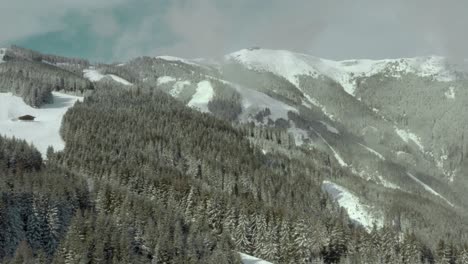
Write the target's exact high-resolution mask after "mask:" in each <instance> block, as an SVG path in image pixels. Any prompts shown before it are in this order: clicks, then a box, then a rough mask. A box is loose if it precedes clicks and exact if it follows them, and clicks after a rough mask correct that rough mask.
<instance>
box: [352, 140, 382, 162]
mask: <svg viewBox="0 0 468 264" xmlns="http://www.w3.org/2000/svg"><path fill="white" fill-rule="evenodd" d="M358 144H359V145H360V146H361V147H363V148H365V149H367V151H369V152H370V153H372V154H374V155H375V156H377V157H378V158H379V159H381V160H385V157H384V156H382V154H380V153H379V152H377V151H375V150H374V149H371V148H369V147H368V146H366V145H363V144H361V143H358Z"/></svg>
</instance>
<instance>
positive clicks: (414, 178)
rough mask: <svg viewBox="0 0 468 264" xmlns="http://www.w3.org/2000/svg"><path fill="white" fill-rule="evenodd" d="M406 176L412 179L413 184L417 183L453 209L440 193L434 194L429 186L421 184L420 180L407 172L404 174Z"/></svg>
mask: <svg viewBox="0 0 468 264" xmlns="http://www.w3.org/2000/svg"><path fill="white" fill-rule="evenodd" d="M406 174H407V175H408V176H410V178H411V179H413V180H414V181H415V182H417V183H419V184H420V185H421V186H422V187H423V188H424V189H425V190H426V191H428V192H430V193H432V194H433V195H435V196H438V197H439V198H441V199H442V200H444V201H445V202H446V203H448V204H449V205H450V206H452V207H454V205H453V204H452V203H451V202H450V201H449V200H447V199H446V198H445V197H443V196H442V195H441V194H440V193H438V192H436V191H435V190H434V189H432V188H431V187H430V186H428V185H427V184H425V183H424V182H422V181H421V180H419V179H418V178H416V176H414V175H413V174H411V173H409V172H407V173H406Z"/></svg>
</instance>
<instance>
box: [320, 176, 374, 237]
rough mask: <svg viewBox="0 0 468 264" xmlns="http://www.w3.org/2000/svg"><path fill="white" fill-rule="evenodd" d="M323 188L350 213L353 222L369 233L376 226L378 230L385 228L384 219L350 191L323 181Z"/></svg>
mask: <svg viewBox="0 0 468 264" xmlns="http://www.w3.org/2000/svg"><path fill="white" fill-rule="evenodd" d="M322 188H323V189H324V190H325V191H326V192H327V193H328V194H330V195H331V196H332V197H333V199H335V200H336V201H337V202H338V204H339V205H340V206H341V207H343V208H344V209H345V210H346V211H347V212H348V215H349V218H350V219H351V220H352V221H354V222H356V223H358V224H360V225H362V226H363V227H364V228H366V230H367V231H371V230H372V228H373V226H374V224H375V225H376V226H377V228H382V227H383V219H382V218H381V217H378V216H376V215H375V214H374V213H373V212H372V208H371V207H370V206H368V205H364V204H362V203H361V202H360V201H359V198H358V197H357V196H356V195H354V194H353V193H351V192H350V191H349V190H348V189H346V188H344V187H342V186H340V185H338V184H336V183H333V182H330V181H323V184H322Z"/></svg>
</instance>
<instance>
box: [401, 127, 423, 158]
mask: <svg viewBox="0 0 468 264" xmlns="http://www.w3.org/2000/svg"><path fill="white" fill-rule="evenodd" d="M395 131H396V133H397V135H398V136H399V137H400V138H401V139H402V140H403V141H405V142H406V143H408V142H409V141H410V140H411V141H413V142H414V143H415V144H416V145H417V146H418V147H419V149H420V150H421V151H422V152H424V146H423V144H422V143H421V138H419V137H418V136H417V135H416V134H414V133H411V132H409V131H408V130H403V129H399V128H397V127H395Z"/></svg>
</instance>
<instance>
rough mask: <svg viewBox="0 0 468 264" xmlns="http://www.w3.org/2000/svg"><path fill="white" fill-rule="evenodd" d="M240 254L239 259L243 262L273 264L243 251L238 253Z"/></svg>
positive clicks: (248, 263) (246, 263)
mask: <svg viewBox="0 0 468 264" xmlns="http://www.w3.org/2000/svg"><path fill="white" fill-rule="evenodd" d="M239 254H240V256H241V260H242V263H243V264H273V263H271V262H268V261H265V260H262V259H259V258H256V257H253V256H250V255H247V254H244V253H239Z"/></svg>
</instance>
